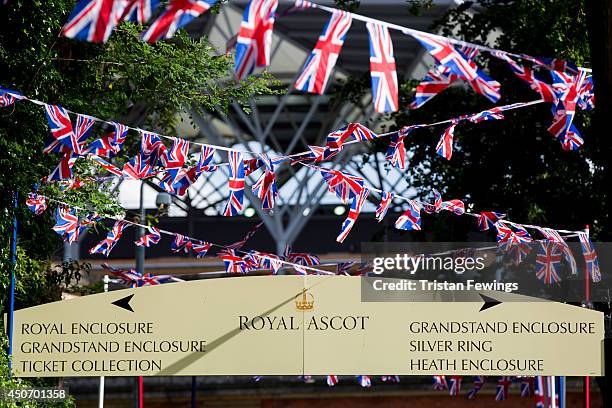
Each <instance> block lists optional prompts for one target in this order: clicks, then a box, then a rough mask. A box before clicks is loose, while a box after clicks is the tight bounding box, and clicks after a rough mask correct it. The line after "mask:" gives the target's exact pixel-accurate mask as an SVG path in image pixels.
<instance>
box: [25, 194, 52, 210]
mask: <svg viewBox="0 0 612 408" xmlns="http://www.w3.org/2000/svg"><path fill="white" fill-rule="evenodd" d="M26 205H27V206H28V208H29V209H30V210H31V211H32V212H33V213H34V214H36V215H40V214H42V213H44V212H45V210H46V209H47V197H45V196H41V195H38V194H35V193H30V194H28V199H27V200H26Z"/></svg>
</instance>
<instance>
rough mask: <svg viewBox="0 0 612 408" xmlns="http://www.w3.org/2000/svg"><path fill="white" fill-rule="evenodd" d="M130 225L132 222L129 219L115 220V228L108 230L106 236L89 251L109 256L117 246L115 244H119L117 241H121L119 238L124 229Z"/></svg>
mask: <svg viewBox="0 0 612 408" xmlns="http://www.w3.org/2000/svg"><path fill="white" fill-rule="evenodd" d="M130 225H131V224H130V223H129V222H127V221H117V222H115V225H113V228H112V229H111V230H110V231H108V234H107V235H106V238H104V239H103V240H102V241H100V242H99V243H98V245H96V246H95V247H93V248H91V249H90V250H89V253H90V254H103V255H106V256H108V255H109V254H110V253H111V251H112V250H113V248H114V247H115V244H117V241H119V238H121V235H122V234H123V231H124V230H125V229H126V228H127V227H129V226H130Z"/></svg>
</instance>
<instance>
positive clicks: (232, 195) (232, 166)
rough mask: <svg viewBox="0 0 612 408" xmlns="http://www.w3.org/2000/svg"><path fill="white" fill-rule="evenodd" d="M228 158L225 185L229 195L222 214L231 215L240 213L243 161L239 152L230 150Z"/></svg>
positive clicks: (242, 191) (242, 194)
mask: <svg viewBox="0 0 612 408" xmlns="http://www.w3.org/2000/svg"><path fill="white" fill-rule="evenodd" d="M227 156H228V159H229V178H228V181H227V186H228V188H229V197H228V200H227V204H226V205H225V209H224V210H223V215H224V216H226V217H233V216H235V215H238V214H240V213H242V202H243V198H244V163H243V162H242V155H241V154H240V152H237V151H231V152H229V153H228V155H227Z"/></svg>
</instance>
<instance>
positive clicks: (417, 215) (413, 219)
mask: <svg viewBox="0 0 612 408" xmlns="http://www.w3.org/2000/svg"><path fill="white" fill-rule="evenodd" d="M395 228H397V229H401V230H406V231H420V230H421V207H420V206H419V205H418V204H417V203H416V202H415V201H412V200H409V201H408V209H407V210H406V211H405V212H404V213H403V214H402V215H400V216H399V218H398V219H397V221H395Z"/></svg>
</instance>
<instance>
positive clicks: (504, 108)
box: [4, 90, 582, 234]
mask: <svg viewBox="0 0 612 408" xmlns="http://www.w3.org/2000/svg"><path fill="white" fill-rule="evenodd" d="M11 92H12V91H8V90H4V95H9V96H13V97H14V95H13V94H11ZM15 100H25V101H29V102H31V103H34V104H36V105H40V106H47V104H46V103H44V102H42V101H39V100H36V99H31V98H28V97H26V96H23V95H21V94H18V97H16V98H15ZM13 102H14V101H13ZM542 102H545V100H544V99H538V100H534V101H529V102H520V103H514V104H510V105H503V106H498V107H496V108H493V109H494V110H495V111H496V112H501V111H507V110H513V109H519V108H523V107H526V106H532V105H535V104H539V103H542ZM5 106H6V105H5ZM67 112H70V113H72V114H74V115H80V116H84V117H88V118H91V119H92V120H94V121H96V122H100V123H106V124H115V123H114V122H110V121H107V120H103V119H100V118H97V117H94V116H91V115H83V114H79V113H77V112H73V111H69V110H67ZM491 112H493V110H491V109H490V110H485V111H482V112H480V113H477V114H471V115H463V116H460V117H459V118H453V119H446V120H442V121H438V122H434V123H429V124H420V125H411V126H407V127H405V128H403V129H406V128H419V127H429V126H437V125H441V124H447V123H451V124H453V123H457V121H458V120H463V119H468V118H470V117H474V116H479V115H481V114H490V113H491ZM125 128H127V129H132V130H136V131H138V132H148V131H146V130H144V129H141V128H138V127H129V126H125ZM363 128H364V129H365V130H367V131H368V132H369V136H367V137H362V138H355V139H354V140H349V141H346V142H344V141H342V143H340V144H338V145H337V146H336V151H335V153H333V154H332V155H335V154H337V153H338V152H339V151H340V150H341V149H342V146H345V145H350V144H354V143H360V142H362V141H366V140H372V139H374V138H380V137H386V136H393V135H397V134H399V133H401V132H402V130H399V131H393V132H387V133H382V134H378V135H376V134H374V133H373V132H371V131H369V129H367V128H365V127H363ZM351 132H353V131H351ZM148 133H151V134H154V135H158V136H160V137H163V138H166V139H170V140H176V139H181V140H187V139H185V138H175V137H171V136H166V135H161V134H158V133H155V132H148ZM332 134H333V133H332ZM330 135H331V134H330ZM349 135H350V133H349ZM190 143H193V144H194V145H198V146H202V147H208V148H212V149H219V150H223V151H227V152H229V153H230V154H231V153H232V152H234V153H236V152H238V153H240V152H244V153H250V154H253V155H256V156H259V155H260V153H256V152H251V151H239V150H236V149H233V148H228V147H225V146H217V145H214V144H206V143H197V142H190ZM329 144H330V143H329V142H328V146H327V147H326V148H320V147H317V148H320V149H329ZM312 154H313V152H312V151H311V152H302V153H296V154H292V155H288V156H277V157H275V158H271V159H270V160H271V161H272V162H274V163H278V162H284V161H287V160H294V162H293V163H292V164H295V163H299V164H303V165H304V164H305V163H302V162H301V161H299V160H298V161H295V159H296V158H297V159H299V158H300V157H302V156H304V155H312ZM329 157H331V155H330V156H329ZM329 157H327V158H329ZM321 159H322V160H325V159H326V157H325V156H322V157H321ZM230 164H231V163H219V164H215V166H222V165H225V166H229V165H230ZM310 166H311V167H312V168H316V169H323V168H321V167H317V166H312V165H310ZM370 190H372V191H377V192H379V193H381V194H382V193H383V192H382V190H378V189H374V188H370ZM397 197H398V198H400V199H403V200H407V201H413V200H410V199H408V198H406V197H401V196H397ZM469 215H471V216H476V217H478V215H477V214H471V213H470V214H469ZM504 223H506V224H508V225H512V226H518V225H524V226H525V227H528V228H534V229H537V228H542V227H539V226H535V225H529V224H518V223H513V222H511V221H508V220H504ZM554 230H556V231H558V232H560V233H565V234H576V233H579V232H582V231H570V230H566V229H556V228H555V229H554Z"/></svg>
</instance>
